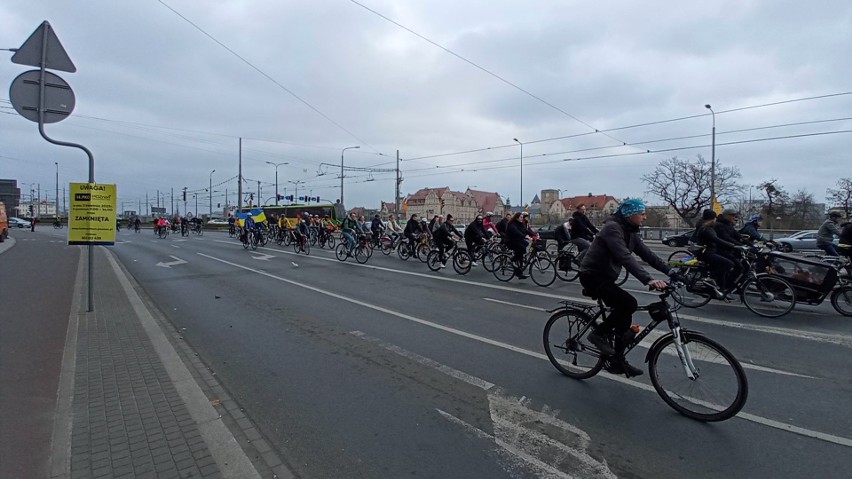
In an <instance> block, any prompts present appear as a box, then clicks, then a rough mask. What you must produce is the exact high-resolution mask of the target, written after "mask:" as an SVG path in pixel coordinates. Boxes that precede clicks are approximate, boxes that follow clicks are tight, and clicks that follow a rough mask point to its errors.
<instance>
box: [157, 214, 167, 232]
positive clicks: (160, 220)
mask: <svg viewBox="0 0 852 479" xmlns="http://www.w3.org/2000/svg"><path fill="white" fill-rule="evenodd" d="M154 224H155V226H156V228H154V232H155V233H156V234H158V235H159V234H160V231H162V229H163V228H168V226H169V221H168V220H167V219H165V218H163V217H162V216H160V217H158V218H157V219H156V220H154Z"/></svg>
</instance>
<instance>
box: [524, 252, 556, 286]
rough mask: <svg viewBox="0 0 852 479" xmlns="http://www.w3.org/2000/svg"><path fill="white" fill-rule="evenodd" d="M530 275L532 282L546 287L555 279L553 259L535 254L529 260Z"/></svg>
mask: <svg viewBox="0 0 852 479" xmlns="http://www.w3.org/2000/svg"><path fill="white" fill-rule="evenodd" d="M529 269H530V277H531V278H532V280H533V283H535V284H537V285H539V286H541V287H544V288H546V287H548V286H550V285H551V284H553V282H554V281H556V268H554V267H553V261H550V259H548V258H547V257H543V256H537V257H535V258H533V259H532V261H530V267H529Z"/></svg>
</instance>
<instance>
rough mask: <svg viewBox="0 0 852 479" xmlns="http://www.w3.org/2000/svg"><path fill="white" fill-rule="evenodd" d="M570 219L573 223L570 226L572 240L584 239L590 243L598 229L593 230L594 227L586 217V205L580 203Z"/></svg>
mask: <svg viewBox="0 0 852 479" xmlns="http://www.w3.org/2000/svg"><path fill="white" fill-rule="evenodd" d="M571 218H573V219H574V223H573V224H572V225H571V236H572V237H573V238H574V239H584V240H586V241H592V240H593V239H595V235H596V234H598V229H597V228H595V225H593V224H592V222H591V221H590V220H589V217H588V216H586V205H584V204H582V203H581V204H580V205H579V206H577V209H576V210H575V211H574V214H573V215H571ZM577 246H579V245H577ZM581 249H586V248H581Z"/></svg>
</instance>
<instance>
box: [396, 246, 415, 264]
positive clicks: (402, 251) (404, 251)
mask: <svg viewBox="0 0 852 479" xmlns="http://www.w3.org/2000/svg"><path fill="white" fill-rule="evenodd" d="M396 254H397V256H399V259H401V260H403V261H408V258H410V257H411V247H410V246H409V245H408V244H407V243H400V244H399V245H398V246H397V247H396Z"/></svg>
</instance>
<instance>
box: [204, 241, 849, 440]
mask: <svg viewBox="0 0 852 479" xmlns="http://www.w3.org/2000/svg"><path fill="white" fill-rule="evenodd" d="M196 254H197V255H199V256H202V257H204V258H208V259H211V260H213V261H218V262H220V263H223V264H227V265H230V266H233V267H235V268H239V269H242V270H245V271H250V272H252V273H255V274H259V275H261V276H266V277H268V278H273V279H276V280H278V281H281V282H284V283H287V284H291V285H293V286H297V287H299V288H304V289H307V290H310V291H313V292H315V293H319V294H322V295H325V296H329V297H332V298H335V299H339V300H341V301H346V302H349V303H352V304H357V305H358V306H363V307H365V308H367V309H372V310H374V311H378V312H381V313H385V314H388V315H391V316H396V317H397V318H400V319H405V320H408V321H411V322H413V323H417V324H422V325H423V326H428V327H430V328H434V329H437V330H440V331H446V332H448V333H452V334H455V335H457V336H461V337H464V338H468V339H473V340H475V341H479V342H481V343H485V344H490V345H491V346H496V347H498V348H502V349H506V350H508V351H512V352H516V353H519V354H523V355H525V356H530V357H533V358H536V359H541V360H543V361H548V362H549V361H550V360H549V359H548V358H547V356H546V355H544V354H541V353H537V352H534V351H529V350H526V349H523V348H519V347H517V346H513V345H511V344H508V343H504V342H502V341H496V340H494V339H490V338H486V337H483V336H479V335H477V334H473V333H468V332H467V331H462V330H460V329H456V328H451V327H449V326H444V325H443V324H438V323H433V322H432V321H427V320H425V319H420V318H417V317H414V316H411V315H408V314H405V313H400V312H397V311H393V310H390V309H387V308H383V307H381V306H376V305H374V304H370V303H365V302H364V301H360V300H357V299H355V298H350V297H348V296H343V295H340V294H337V293H332V292H330V291H326V290H323V289H319V288H316V287H313V286H308V285H306V284H302V283H299V282H296V281H292V280H289V279H286V278H282V277H280V276H276V275H274V274H271V273H267V272H265V271H258V270H255V269H252V268H248V267H246V266H243V265H241V264H237V263H232V262H230V261H227V260H224V259H221V258H217V257H215V256H210V255H207V254H203V253H196ZM598 376H599V377H601V378H605V379H609V380H610V381H615V382H618V383H621V384H625V385H628V386H632V387H635V388H638V389H642V390H644V391H651V392H653V393H655V394H656V390H654V388H653V387H651V386H649V385H646V384H642V383H640V382H636V381H631V380H630V379H627V378H624V377H621V376H615V375H612V374H609V373H606V372H601V373H599V374H598ZM737 417H739V418H742V419H745V420H747V421H752V422H755V423H758V424H763V425H765V426H769V427H772V428H776V429H780V430H782V431H788V432H791V433H793V434H799V435H801V436H805V437H811V438H814V439H819V440H821V441H826V442H830V443H833V444H839V445H841V446H846V447H852V439H849V438H845V437H840V436H834V435H832V434H826V433H822V432H819V431H814V430H811V429H805V428H800V427H798V426H793V425H791V424H786V423H783V422H780V421H775V420H772V419H768V418H764V417H761V416H755V415H753V414H744V413H742V412H741V413H739V414H738V415H737ZM758 419H759V420H758Z"/></svg>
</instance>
